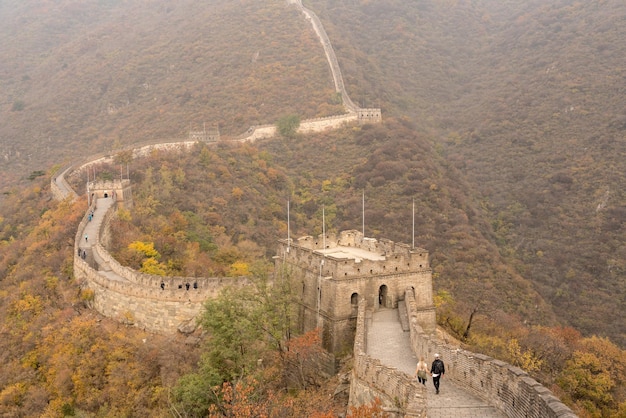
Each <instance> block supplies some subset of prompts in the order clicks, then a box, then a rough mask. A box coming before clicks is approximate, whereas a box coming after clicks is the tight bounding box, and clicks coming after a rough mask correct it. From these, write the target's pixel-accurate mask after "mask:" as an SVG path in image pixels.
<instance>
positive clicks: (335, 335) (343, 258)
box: [275, 230, 436, 353]
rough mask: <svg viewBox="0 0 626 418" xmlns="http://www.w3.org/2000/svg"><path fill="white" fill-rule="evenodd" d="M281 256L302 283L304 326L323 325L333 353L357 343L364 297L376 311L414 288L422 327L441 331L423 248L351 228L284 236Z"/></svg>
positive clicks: (305, 328)
mask: <svg viewBox="0 0 626 418" xmlns="http://www.w3.org/2000/svg"><path fill="white" fill-rule="evenodd" d="M275 260H276V268H277V271H278V269H280V268H284V267H286V268H287V270H288V272H289V273H290V274H291V277H292V278H293V279H294V280H295V283H296V286H298V285H299V286H300V288H298V292H299V293H300V298H301V299H300V324H301V330H302V331H303V332H306V331H310V330H312V329H315V328H316V327H319V328H321V330H322V344H323V346H324V348H325V349H326V350H328V351H330V352H332V353H339V352H341V351H342V350H344V349H346V348H348V347H351V346H352V344H353V339H354V330H355V326H356V317H357V306H358V301H359V298H366V299H367V304H368V306H373V307H374V309H381V308H397V306H398V300H403V299H404V294H405V291H406V290H407V289H408V288H412V289H413V290H414V292H415V299H416V302H417V310H418V321H419V324H420V326H421V327H422V328H423V329H424V330H425V331H426V332H434V330H435V326H436V324H435V307H434V305H433V292H432V271H431V269H430V264H429V261H428V251H426V250H424V249H422V248H411V247H410V246H409V245H406V244H399V243H394V242H392V241H389V240H384V239H383V240H376V239H374V238H366V237H364V236H363V234H362V233H360V232H358V231H355V230H350V231H343V232H341V233H339V235H336V234H326V236H325V237H324V236H322V235H320V236H319V237H317V238H313V237H311V236H305V237H302V238H299V239H298V240H297V242H295V243H294V242H293V241H292V240H281V241H280V242H279V249H278V255H277V256H276V257H275Z"/></svg>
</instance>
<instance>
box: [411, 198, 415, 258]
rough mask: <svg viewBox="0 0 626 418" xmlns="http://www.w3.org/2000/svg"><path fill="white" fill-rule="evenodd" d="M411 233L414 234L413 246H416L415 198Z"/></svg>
mask: <svg viewBox="0 0 626 418" xmlns="http://www.w3.org/2000/svg"><path fill="white" fill-rule="evenodd" d="M411 234H412V235H413V247H412V248H415V199H413V227H412V228H411Z"/></svg>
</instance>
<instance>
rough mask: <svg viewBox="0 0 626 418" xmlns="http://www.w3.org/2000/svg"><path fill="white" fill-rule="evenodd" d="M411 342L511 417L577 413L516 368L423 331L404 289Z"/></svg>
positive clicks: (554, 417)
mask: <svg viewBox="0 0 626 418" xmlns="http://www.w3.org/2000/svg"><path fill="white" fill-rule="evenodd" d="M405 301H406V306H407V309H408V311H409V312H408V313H409V322H410V332H411V345H412V348H413V351H414V353H415V354H416V355H417V356H418V357H420V356H424V358H430V359H432V358H433V356H434V354H435V353H439V355H440V356H441V358H442V360H443V361H444V363H445V365H446V378H451V379H453V380H454V381H455V382H456V383H457V384H458V385H459V386H461V387H463V388H464V389H466V390H467V391H468V392H470V393H472V394H474V395H475V396H477V397H479V398H481V399H483V400H484V401H485V402H487V403H489V404H490V405H493V406H495V407H496V408H498V409H499V410H501V411H503V412H504V413H505V414H506V415H507V416H509V417H511V418H557V417H560V418H574V417H576V415H575V414H574V413H573V412H572V410H571V409H569V408H568V407H567V406H565V405H564V404H563V403H562V402H561V401H560V400H559V399H558V398H556V397H555V396H554V395H553V394H552V392H550V391H549V390H548V389H547V388H545V387H544V386H542V385H541V384H539V383H538V382H537V381H536V380H534V379H533V378H531V377H530V376H529V375H528V374H527V373H526V372H524V371H523V370H522V369H520V368H518V367H514V366H511V365H510V364H507V363H505V362H502V361H499V360H495V359H493V358H491V357H487V356H485V355H482V354H477V353H472V352H470V351H466V350H462V349H461V348H459V347H454V346H452V345H449V344H445V343H443V342H441V341H437V340H436V339H434V338H433V337H432V336H430V335H429V334H426V333H424V332H423V331H422V329H421V327H420V326H419V323H418V319H417V316H416V313H415V312H416V305H415V297H414V296H413V292H411V291H407V294H406V297H405Z"/></svg>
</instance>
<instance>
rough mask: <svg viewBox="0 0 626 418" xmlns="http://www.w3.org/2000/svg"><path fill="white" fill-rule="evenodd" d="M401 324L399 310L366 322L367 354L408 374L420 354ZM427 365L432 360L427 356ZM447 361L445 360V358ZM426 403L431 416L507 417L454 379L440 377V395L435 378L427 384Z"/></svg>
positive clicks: (385, 311) (381, 313)
mask: <svg viewBox="0 0 626 418" xmlns="http://www.w3.org/2000/svg"><path fill="white" fill-rule="evenodd" d="M402 328H403V327H402V325H401V323H400V317H399V314H398V309H380V310H378V311H376V312H374V313H373V315H372V319H371V320H370V321H369V322H368V324H367V354H368V355H370V356H371V357H373V358H377V359H379V360H380V361H381V362H382V363H383V364H385V365H387V366H390V367H394V368H396V369H398V370H400V371H402V372H404V373H406V374H408V375H409V376H413V375H414V373H415V366H416V364H417V361H418V359H417V357H416V356H415V354H414V353H413V351H412V350H411V340H410V336H409V333H408V332H404V331H403V329H402ZM425 360H426V362H427V363H428V364H430V363H431V362H432V360H433V359H431V358H427V359H425ZM442 360H443V361H444V363H445V361H446V359H445V358H443V359H442ZM426 388H427V390H426V406H427V413H428V417H429V418H505V417H506V415H505V414H504V413H502V412H500V411H499V410H498V409H496V408H495V407H493V406H490V405H488V404H487V403H485V402H484V401H483V400H481V399H479V398H477V397H476V396H474V395H472V394H470V393H468V392H466V391H465V390H463V389H462V388H460V387H459V386H457V385H455V384H454V383H453V382H452V381H451V380H449V379H446V378H445V377H444V378H443V379H441V386H440V391H439V395H436V394H435V388H434V386H433V384H432V379H428V382H427V383H426Z"/></svg>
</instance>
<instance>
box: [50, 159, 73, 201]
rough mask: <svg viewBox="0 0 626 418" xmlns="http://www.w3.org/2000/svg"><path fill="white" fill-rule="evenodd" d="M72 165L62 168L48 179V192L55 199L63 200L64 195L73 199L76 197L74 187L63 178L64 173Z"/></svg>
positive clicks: (67, 171) (69, 169)
mask: <svg viewBox="0 0 626 418" xmlns="http://www.w3.org/2000/svg"><path fill="white" fill-rule="evenodd" d="M72 168H73V166H69V167H65V168H62V169H61V170H60V171H59V173H58V174H56V175H54V176H52V179H51V180H50V192H51V193H52V197H53V198H54V199H55V200H63V199H65V198H66V197H71V198H72V199H75V198H77V197H78V195H77V194H76V192H75V191H74V189H72V187H71V186H70V185H69V183H68V182H67V180H65V175H66V174H67V173H69V172H70V171H71V170H72Z"/></svg>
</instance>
